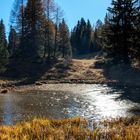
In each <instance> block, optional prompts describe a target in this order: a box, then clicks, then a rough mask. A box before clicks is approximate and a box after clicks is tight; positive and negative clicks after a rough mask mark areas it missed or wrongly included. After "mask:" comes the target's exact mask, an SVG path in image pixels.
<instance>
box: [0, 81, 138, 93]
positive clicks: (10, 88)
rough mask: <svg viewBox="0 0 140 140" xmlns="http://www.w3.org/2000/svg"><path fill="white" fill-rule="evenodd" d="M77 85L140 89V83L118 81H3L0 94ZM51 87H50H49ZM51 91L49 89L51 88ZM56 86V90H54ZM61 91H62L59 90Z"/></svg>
mask: <svg viewBox="0 0 140 140" xmlns="http://www.w3.org/2000/svg"><path fill="white" fill-rule="evenodd" d="M63 84H64V85H76V84H79V85H80V84H86V85H87V84H88V85H93V84H97V85H98V84H99V85H107V86H115V87H125V86H126V87H135V88H140V83H131V82H117V81H109V80H108V81H107V80H106V81H95V80H83V79H78V80H77V79H71V80H65V79H64V80H45V81H37V82H35V83H30V82H29V81H26V82H22V81H18V82H17V81H9V82H8V81H3V83H1V84H0V93H1V94H6V93H9V92H23V91H24V92H25V91H32V90H54V89H55V90H57V88H56V87H59V85H63ZM48 85H49V86H48ZM50 85H51V89H49V88H47V87H50ZM53 86H54V89H53V88H52V87H53ZM59 90H60V89H59Z"/></svg>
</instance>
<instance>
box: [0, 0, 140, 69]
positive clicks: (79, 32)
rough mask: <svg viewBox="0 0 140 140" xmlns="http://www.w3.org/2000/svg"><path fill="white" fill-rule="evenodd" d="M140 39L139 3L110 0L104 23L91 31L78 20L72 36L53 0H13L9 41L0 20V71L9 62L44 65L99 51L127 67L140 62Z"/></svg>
mask: <svg viewBox="0 0 140 140" xmlns="http://www.w3.org/2000/svg"><path fill="white" fill-rule="evenodd" d="M139 37H140V1H139V0H112V4H111V7H109V8H108V12H107V14H106V16H105V20H104V23H102V22H101V21H100V20H98V21H97V24H96V26H95V28H94V27H92V25H91V23H90V21H89V20H88V21H85V20H84V18H81V20H79V21H78V23H77V25H76V26H75V27H74V29H73V30H72V32H71V33H70V32H69V29H68V26H67V24H66V22H65V20H64V19H63V11H62V10H61V9H60V7H59V6H58V5H56V3H55V2H54V1H53V0H27V1H26V0H15V3H14V6H13V9H12V12H11V26H10V32H9V36H8V41H7V39H6V33H5V27H4V24H3V21H2V20H1V21H0V69H3V68H4V66H5V65H6V64H7V63H8V60H10V59H15V61H16V60H17V59H18V60H22V61H24V59H27V60H37V59H38V58H39V59H41V60H43V62H45V61H46V60H47V59H52V58H53V59H54V58H60V57H61V58H71V57H72V53H73V55H82V54H88V53H92V52H95V51H99V50H102V52H105V54H106V56H107V57H109V58H112V59H113V60H115V61H114V62H117V63H121V62H122V63H129V64H130V63H131V62H132V61H133V60H135V59H137V60H140V39H139ZM8 58H9V59H8Z"/></svg>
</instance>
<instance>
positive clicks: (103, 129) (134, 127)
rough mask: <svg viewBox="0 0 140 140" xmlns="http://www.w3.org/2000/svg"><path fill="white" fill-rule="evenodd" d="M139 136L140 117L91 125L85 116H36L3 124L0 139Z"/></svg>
mask: <svg viewBox="0 0 140 140" xmlns="http://www.w3.org/2000/svg"><path fill="white" fill-rule="evenodd" d="M101 139H105V140H139V139H140V118H130V119H122V118H120V119H117V120H112V121H109V120H106V121H104V122H101V123H100V124H98V126H97V124H94V130H91V129H89V128H88V123H87V121H86V120H84V119H80V118H73V119H65V120H48V119H33V120H32V121H29V122H23V123H20V124H17V125H14V126H0V140H101Z"/></svg>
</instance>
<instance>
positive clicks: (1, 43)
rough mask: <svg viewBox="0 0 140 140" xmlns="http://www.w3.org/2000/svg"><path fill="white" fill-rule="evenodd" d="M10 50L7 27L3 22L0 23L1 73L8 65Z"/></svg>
mask: <svg viewBox="0 0 140 140" xmlns="http://www.w3.org/2000/svg"><path fill="white" fill-rule="evenodd" d="M8 57H9V56H8V49H7V41H6V34H5V26H4V24H3V20H1V21H0V72H2V71H3V69H4V68H5V65H6V64H7V63H8Z"/></svg>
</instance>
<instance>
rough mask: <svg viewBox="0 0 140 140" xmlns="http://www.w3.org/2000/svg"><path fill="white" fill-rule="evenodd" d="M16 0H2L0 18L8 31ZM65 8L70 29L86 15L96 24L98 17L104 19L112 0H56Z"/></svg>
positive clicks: (0, 1)
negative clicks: (11, 11)
mask: <svg viewBox="0 0 140 140" xmlns="http://www.w3.org/2000/svg"><path fill="white" fill-rule="evenodd" d="M13 1H14V0H0V18H3V20H4V23H5V24H6V28H7V31H8V28H9V27H8V25H9V16H10V10H11V8H12V4H13ZM55 1H56V2H57V3H58V5H59V6H60V7H61V8H62V9H63V10H64V17H65V19H66V21H67V24H68V26H69V28H70V29H72V28H73V27H74V26H75V25H76V23H77V21H78V20H79V19H80V18H81V17H84V18H85V19H90V21H91V23H92V24H95V23H96V21H97V20H98V19H101V20H103V19H104V16H105V13H106V11H107V10H106V9H107V7H108V6H110V3H111V0H55Z"/></svg>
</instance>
